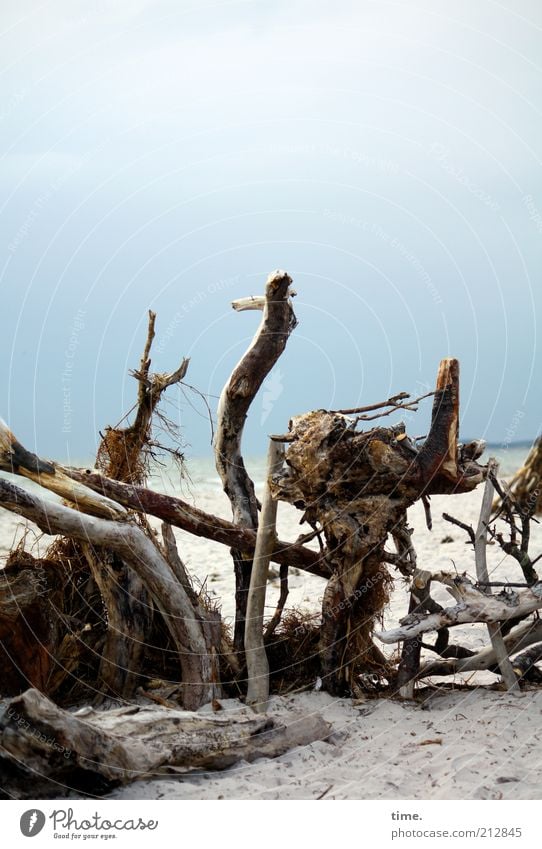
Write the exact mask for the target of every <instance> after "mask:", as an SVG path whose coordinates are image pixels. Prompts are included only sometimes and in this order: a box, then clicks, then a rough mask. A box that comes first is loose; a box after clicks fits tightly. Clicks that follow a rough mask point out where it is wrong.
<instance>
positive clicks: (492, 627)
mask: <svg viewBox="0 0 542 849" xmlns="http://www.w3.org/2000/svg"><path fill="white" fill-rule="evenodd" d="M497 469H498V463H497V461H496V460H494V459H493V458H491V459H490V461H489V463H488V477H487V479H486V483H485V489H484V497H483V499H482V506H481V508H480V520H479V522H478V527H477V529H476V535H475V542H474V555H475V559H476V576H477V578H478V582H479V583H480V584H483V585H485V586H486V587H487V594H488V595H491V587H489V573H488V569H487V531H488V525H489V518H490V515H491V504H492V502H493V493H494V491H495V488H494V486H493V481H492V479H491V476H492V475H495V476H496V474H497ZM487 630H488V632H489V637H490V639H491V644H492V646H493V649H494V651H495V655H496V657H497V662H498V664H499V669H500V670H501V675H502V677H503V681H504V683H505V684H506V689H507V690H516V689H517V688H518V683H517V678H516V675H515V672H514V670H513V668H512V664H511V663H510V661H509V659H508V653H507V651H506V646H505V645H504V640H503V635H502V633H501V628H500V625H499V623H498V622H488V625H487Z"/></svg>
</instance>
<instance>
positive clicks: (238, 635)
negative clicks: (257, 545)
mask: <svg viewBox="0 0 542 849" xmlns="http://www.w3.org/2000/svg"><path fill="white" fill-rule="evenodd" d="M291 284H292V280H291V278H290V277H289V276H288V275H287V274H286V273H285V272H283V271H277V272H275V273H274V274H271V275H270V276H269V278H268V279H267V283H266V287H265V303H264V304H263V318H262V322H261V325H260V327H259V329H258V331H257V333H256V336H255V337H254V340H253V342H252V344H251V346H250V348H249V349H248V351H247V352H246V353H245V355H244V356H243V357H242V359H241V361H240V362H239V363H238V365H237V366H236V367H235V369H234V370H233V372H232V374H231V377H230V379H229V380H228V382H227V384H226V386H225V387H224V389H223V391H222V394H221V396H220V402H219V405H218V416H217V433H216V437H215V462H216V468H217V471H218V474H219V475H220V478H221V480H222V484H223V487H224V492H225V493H226V495H227V496H228V498H229V500H230V503H231V507H232V517H233V523H234V525H239V526H241V527H244V528H250V529H251V530H255V529H256V528H257V527H258V506H257V500H256V494H255V492H254V484H253V482H252V480H251V478H250V476H249V475H248V472H247V470H246V468H245V463H244V460H243V455H242V450H241V441H242V436H243V428H244V426H245V421H246V418H247V413H248V410H249V408H250V405H251V404H252V401H253V400H254V398H255V396H256V394H257V392H258V390H259V389H260V387H261V385H262V383H263V381H264V380H265V378H266V377H267V375H268V374H269V372H270V371H271V370H272V368H273V366H274V365H275V363H276V362H277V360H278V359H279V357H280V355H281V354H282V352H283V351H284V349H285V347H286V343H287V341H288V337H289V335H290V333H291V331H292V330H293V328H294V327H295V325H296V319H295V315H294V312H293V310H292V307H291V305H290V300H289V296H290V286H291ZM232 557H233V562H234V570H235V608H236V610H235V625H234V647H235V650H236V651H237V652H238V653H240V654H242V653H243V641H244V633H245V618H246V608H247V599H248V589H249V586H250V575H251V571H252V558H251V557H250V556H247V553H246V549H245V550H243V549H239V548H233V549H232Z"/></svg>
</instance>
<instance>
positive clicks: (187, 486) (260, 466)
mask: <svg viewBox="0 0 542 849" xmlns="http://www.w3.org/2000/svg"><path fill="white" fill-rule="evenodd" d="M530 448H531V445H530V444H527V443H525V444H524V443H522V444H521V445H519V444H518V445H510V446H505V445H502V444H501V445H488V447H487V448H486V451H485V453H484V455H483V456H482V458H481V460H480V461H479V462H480V463H482V464H484V463H487V461H488V460H489V458H490V457H495V458H496V459H497V460H498V462H499V474H500V475H501V476H502V477H510V476H511V475H513V474H514V473H515V472H516V471H517V470H518V469H519V468H520V466H522V465H523V463H524V461H525V458H526V457H527V454H528V453H529V450H530ZM245 465H246V467H247V470H248V473H249V475H250V476H251V478H252V479H253V481H254V482H255V484H256V485H257V486H258V485H263V482H264V481H265V474H266V459H265V457H248V458H246V459H245ZM186 470H187V478H186V480H185V481H183V482H179V474H178V472H173V471H172V470H171V469H168V470H166V471H164V470H158V471H156V473H155V474H154V475H153V478H152V483H154V484H157V483H162V485H163V487H165V488H166V489H167V490H168V491H173V490H178V489H181V490H183V491H184V492H185V493H190V492H192V493H193V494H196V493H198V492H205V491H207V492H209V491H211V492H212V491H215V492H219V491H221V490H222V484H221V482H220V479H219V477H218V475H217V473H216V469H215V465H214V461H213V459H212V458H211V457H203V458H202V457H196V458H193V459H190V458H188V461H187V466H186ZM152 483H151V485H152Z"/></svg>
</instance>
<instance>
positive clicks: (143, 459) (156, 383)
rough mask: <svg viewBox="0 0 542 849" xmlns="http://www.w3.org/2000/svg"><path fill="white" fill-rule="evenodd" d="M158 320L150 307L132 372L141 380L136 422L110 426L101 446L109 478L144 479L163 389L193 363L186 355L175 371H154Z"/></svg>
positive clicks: (101, 460) (100, 464)
mask: <svg viewBox="0 0 542 849" xmlns="http://www.w3.org/2000/svg"><path fill="white" fill-rule="evenodd" d="M155 321H156V313H154V312H152V310H149V323H148V328H147V338H146V341H145V347H144V349H143V354H142V356H141V362H140V364H139V369H137V370H134V371H132V372H131V374H132V376H133V377H135V379H136V380H137V382H138V390H137V404H136V414H135V418H134V421H133V423H132V424H131V425H128V426H127V427H119V426H117V427H107V428H106V429H105V433H104V434H103V437H102V441H101V443H100V446H99V448H98V456H97V461H96V462H97V466H98V468H100V470H101V471H103V472H104V473H105V474H106V475H108V476H109V477H111V478H115V479H116V480H120V481H126V482H128V483H142V482H143V480H144V478H145V473H146V471H147V465H148V460H149V455H150V452H151V428H152V420H153V415H154V414H155V411H156V409H157V407H158V404H159V403H160V399H161V397H162V394H163V392H165V390H166V389H167V388H168V387H170V386H174V385H175V384H177V383H180V382H181V381H182V380H183V378H184V377H185V376H186V372H187V370H188V364H189V362H190V361H189V360H188V359H186V358H183V359H182V361H181V364H180V365H179V367H178V368H176V369H175V370H174V371H172V372H164V373H156V374H152V373H151V371H150V368H151V358H150V353H151V347H152V342H153V339H154V336H155Z"/></svg>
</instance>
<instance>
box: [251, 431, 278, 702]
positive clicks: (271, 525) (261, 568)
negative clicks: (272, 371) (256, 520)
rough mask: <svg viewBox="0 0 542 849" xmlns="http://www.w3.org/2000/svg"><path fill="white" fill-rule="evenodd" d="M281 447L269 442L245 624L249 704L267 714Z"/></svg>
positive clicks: (271, 441)
mask: <svg viewBox="0 0 542 849" xmlns="http://www.w3.org/2000/svg"><path fill="white" fill-rule="evenodd" d="M283 457H284V454H283V449H282V446H281V445H280V444H279V443H277V442H274V441H273V440H270V442H269V453H268V460H267V464H268V465H267V483H266V487H265V493H264V497H263V503H262V515H261V519H260V524H259V526H258V538H257V542H256V550H255V552H254V562H253V565H252V573H251V576H250V587H249V592H248V604H247V614H246V622H245V656H246V664H247V675H248V690H247V704H249V705H251V707H253V708H254V710H255V711H257V712H258V713H264V712H265V710H266V708H267V699H268V697H269V663H268V661H267V655H266V653H265V646H264V625H263V618H264V612H265V592H266V586H267V575H268V573H269V563H270V560H271V553H272V551H273V546H274V543H275V539H276V522H277V502H276V501H275V500H274V498H273V496H272V495H271V490H270V488H269V483H270V481H271V478H272V476H273V475H275V474H278V473H279V472H280V470H281V468H282V463H283Z"/></svg>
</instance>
